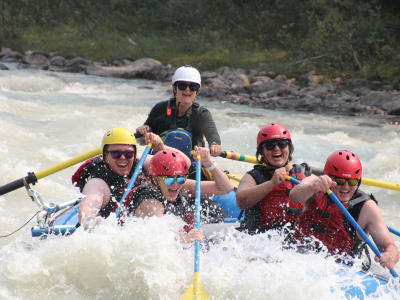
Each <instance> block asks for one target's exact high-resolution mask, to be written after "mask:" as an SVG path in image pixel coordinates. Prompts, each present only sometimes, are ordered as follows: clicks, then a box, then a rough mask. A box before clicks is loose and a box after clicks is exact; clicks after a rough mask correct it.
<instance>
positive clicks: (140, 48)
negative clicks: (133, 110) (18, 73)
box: [0, 0, 400, 86]
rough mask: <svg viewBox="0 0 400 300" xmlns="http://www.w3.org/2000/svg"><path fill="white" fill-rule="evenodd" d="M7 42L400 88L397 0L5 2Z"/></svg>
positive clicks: (2, 24) (2, 38) (1, 19)
mask: <svg viewBox="0 0 400 300" xmlns="http://www.w3.org/2000/svg"><path fill="white" fill-rule="evenodd" d="M0 28H1V29H0V44H1V46H2V47H8V48H12V49H14V50H18V51H25V50H42V51H44V52H47V53H50V52H57V53H59V54H61V55H64V56H67V57H69V56H70V57H72V56H82V57H85V58H88V59H94V60H104V61H108V62H112V61H113V60H116V59H122V58H127V59H131V60H134V59H137V58H141V57H152V58H155V59H158V60H160V61H162V62H163V63H164V64H167V63H170V64H173V65H179V64H183V63H190V64H192V65H195V66H197V67H198V68H200V69H202V70H205V69H214V68H218V67H220V66H232V67H243V68H258V69H260V70H270V71H276V72H282V73H286V74H288V75H294V76H295V75H297V74H301V73H304V72H307V71H310V70H316V71H317V72H319V73H321V74H325V75H327V76H329V77H332V78H333V77H337V76H342V77H350V76H358V77H364V78H368V79H377V80H388V81H391V82H392V83H395V84H396V85H397V86H398V85H400V1H398V0H369V1H365V0H277V1H275V0H247V1H246V0H201V1H199V0H197V1H195V0H146V1H138V0H96V1H92V0H68V1H61V0H1V2H0Z"/></svg>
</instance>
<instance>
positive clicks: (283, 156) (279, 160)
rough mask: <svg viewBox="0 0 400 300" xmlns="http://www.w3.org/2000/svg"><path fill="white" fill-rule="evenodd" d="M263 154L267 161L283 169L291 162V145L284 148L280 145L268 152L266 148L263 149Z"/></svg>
mask: <svg viewBox="0 0 400 300" xmlns="http://www.w3.org/2000/svg"><path fill="white" fill-rule="evenodd" d="M262 153H263V155H264V158H265V160H266V161H268V162H269V163H270V164H271V165H272V166H274V167H278V168H280V167H283V166H285V165H286V163H287V162H288V160H289V154H290V149H289V145H286V147H284V148H280V147H279V146H278V145H275V147H274V148H273V149H272V150H268V149H267V148H266V147H263V148H262Z"/></svg>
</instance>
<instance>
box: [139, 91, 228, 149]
mask: <svg viewBox="0 0 400 300" xmlns="http://www.w3.org/2000/svg"><path fill="white" fill-rule="evenodd" d="M168 102H170V103H169V107H170V109H171V113H170V114H169V115H168V114H167V110H168ZM144 125H148V126H150V128H151V132H153V133H155V134H158V135H160V134H162V133H163V132H165V131H167V130H169V129H176V128H183V129H185V130H187V131H189V132H191V133H192V144H193V146H195V145H197V146H204V145H205V143H204V137H205V138H206V140H207V142H208V144H209V145H212V144H217V145H221V139H220V136H219V134H218V131H217V128H216V126H215V122H214V120H213V118H212V116H211V113H210V111H209V110H208V109H207V108H205V107H203V106H200V105H199V104H198V103H197V102H194V103H193V105H192V107H191V108H189V109H188V111H187V112H186V114H185V115H183V116H182V117H178V116H177V115H176V101H175V99H170V100H167V101H162V102H159V103H157V104H156V105H155V106H154V107H153V108H152V109H151V111H150V113H149V115H148V117H147V120H146V121H145V123H144Z"/></svg>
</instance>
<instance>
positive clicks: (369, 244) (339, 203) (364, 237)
mask: <svg viewBox="0 0 400 300" xmlns="http://www.w3.org/2000/svg"><path fill="white" fill-rule="evenodd" d="M286 179H287V180H289V181H291V182H293V183H294V184H299V183H300V181H299V180H297V179H296V178H293V177H290V176H286ZM327 194H328V196H329V197H330V198H331V199H332V200H333V202H335V204H336V205H337V206H338V207H339V209H340V211H341V212H342V213H343V214H344V216H345V217H346V219H347V220H348V221H349V222H350V223H351V225H352V226H353V227H354V228H355V229H356V230H357V232H358V233H359V234H360V235H361V237H362V239H363V240H364V241H365V242H366V243H367V244H368V246H369V247H370V248H371V249H372V251H374V253H375V254H376V256H378V257H381V256H382V254H381V252H380V251H379V249H378V248H377V247H376V246H375V244H374V243H373V242H372V241H371V240H370V239H369V238H368V236H367V235H366V233H365V232H364V230H363V229H362V228H361V227H360V225H358V223H357V222H356V221H355V220H354V218H353V216H352V215H351V214H350V213H349V211H348V210H347V209H346V208H345V207H344V206H343V204H342V202H340V200H339V199H338V198H337V197H336V195H335V194H334V193H333V192H332V191H331V190H328V192H327ZM389 271H390V273H391V274H392V276H393V277H399V275H397V272H396V271H395V270H394V269H391V270H389Z"/></svg>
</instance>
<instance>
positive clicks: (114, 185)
mask: <svg viewBox="0 0 400 300" xmlns="http://www.w3.org/2000/svg"><path fill="white" fill-rule="evenodd" d="M136 164H137V161H135V162H134V164H133V166H132V170H131V172H130V173H129V175H128V176H121V175H118V174H116V173H114V172H113V171H111V169H110V167H109V166H108V165H107V164H106V163H105V162H104V161H103V158H102V156H101V155H100V156H97V157H95V158H91V159H89V160H87V161H86V162H84V163H83V164H82V165H81V166H80V167H79V169H78V170H77V171H76V172H75V173H74V175H72V183H73V184H74V185H77V186H78V187H79V189H80V191H81V192H82V190H83V188H84V186H85V184H86V183H87V182H88V180H89V179H91V178H99V179H102V180H104V181H105V182H106V183H107V185H108V187H109V188H110V191H111V198H110V201H109V202H108V203H107V205H106V206H105V207H103V208H102V209H101V210H100V211H99V215H100V216H102V217H103V218H107V217H108V216H109V215H110V213H111V212H115V210H116V209H117V207H118V203H119V201H120V200H121V198H122V196H123V194H124V192H125V188H126V187H127V185H128V184H129V180H130V178H131V176H132V174H133V171H134V169H135V166H136ZM141 182H142V177H141V176H138V178H137V179H136V182H135V185H134V187H133V188H132V190H131V191H130V192H129V194H128V196H127V197H126V198H125V200H124V203H123V207H125V206H127V205H128V204H129V203H130V201H131V199H132V195H133V194H134V192H135V190H136V188H137V186H138V185H140V183H141Z"/></svg>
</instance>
